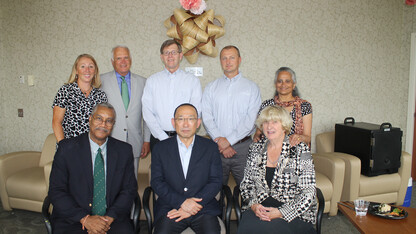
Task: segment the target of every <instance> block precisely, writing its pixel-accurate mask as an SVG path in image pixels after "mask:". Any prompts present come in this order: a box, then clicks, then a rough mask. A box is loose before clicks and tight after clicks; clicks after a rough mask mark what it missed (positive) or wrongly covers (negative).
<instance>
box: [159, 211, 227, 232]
mask: <svg viewBox="0 0 416 234" xmlns="http://www.w3.org/2000/svg"><path fill="white" fill-rule="evenodd" d="M188 227H190V228H191V229H192V230H193V231H194V232H195V233H196V234H208V233H209V234H211V233H212V234H219V233H220V232H221V227H220V224H219V223H218V218H217V216H213V215H207V214H201V215H198V214H197V215H196V216H191V217H189V218H187V219H184V220H181V221H180V222H175V219H169V218H168V217H167V216H162V217H161V218H159V219H158V220H157V221H156V223H155V228H154V234H158V233H161V234H162V233H163V234H165V233H169V234H170V233H182V232H183V231H184V230H185V229H187V228H188Z"/></svg>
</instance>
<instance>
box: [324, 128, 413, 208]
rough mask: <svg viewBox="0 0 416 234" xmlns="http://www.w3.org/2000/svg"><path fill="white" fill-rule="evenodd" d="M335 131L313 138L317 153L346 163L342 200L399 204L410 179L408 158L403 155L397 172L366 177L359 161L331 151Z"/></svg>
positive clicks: (406, 154)
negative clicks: (362, 173)
mask: <svg viewBox="0 0 416 234" xmlns="http://www.w3.org/2000/svg"><path fill="white" fill-rule="evenodd" d="M334 142H335V132H325V133H321V134H318V135H317V136H316V151H317V153H318V154H320V155H323V156H327V157H335V158H339V159H342V160H343V161H344V162H345V176H344V185H343V189H342V195H341V200H343V201H352V200H355V199H358V198H359V199H364V200H368V201H373V202H383V203H395V204H396V205H402V204H403V201H404V197H405V194H406V188H407V183H408V181H409V178H410V170H411V160H412V159H411V156H410V154H409V153H407V152H404V151H403V152H402V156H401V159H400V160H401V167H400V168H399V171H398V172H397V173H393V174H384V175H379V176H373V177H368V176H365V175H361V161H360V159H359V158H357V157H355V156H353V155H349V154H344V153H339V152H333V151H334Z"/></svg>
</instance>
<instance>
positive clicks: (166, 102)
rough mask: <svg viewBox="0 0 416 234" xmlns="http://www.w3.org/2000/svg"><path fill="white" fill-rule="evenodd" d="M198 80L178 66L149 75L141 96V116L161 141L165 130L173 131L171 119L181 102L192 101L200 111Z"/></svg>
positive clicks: (164, 135) (164, 137)
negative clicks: (172, 71)
mask: <svg viewBox="0 0 416 234" xmlns="http://www.w3.org/2000/svg"><path fill="white" fill-rule="evenodd" d="M201 97H202V90H201V83H200V82H199V79H198V78H196V77H195V76H194V75H192V74H191V73H187V72H184V71H183V70H181V69H178V70H177V71H176V72H174V73H170V72H169V71H168V70H166V69H164V70H163V71H161V72H158V73H156V74H153V75H152V76H150V77H149V78H148V79H147V81H146V85H145V87H144V91H143V96H142V105H143V118H144V121H146V124H147V126H148V127H149V129H150V132H151V133H152V135H153V136H154V137H155V138H158V139H159V140H164V139H167V138H168V135H167V134H166V133H165V132H164V131H175V129H174V128H173V126H172V123H171V119H172V118H173V113H174V111H175V109H176V107H178V106H179V105H180V104H183V103H191V104H192V105H194V106H195V107H196V109H197V110H198V112H200V107H201Z"/></svg>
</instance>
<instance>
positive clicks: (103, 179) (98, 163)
mask: <svg viewBox="0 0 416 234" xmlns="http://www.w3.org/2000/svg"><path fill="white" fill-rule="evenodd" d="M115 118H116V113H115V110H114V107H113V106H112V105H111V104H108V103H101V104H98V105H97V106H96V107H95V108H94V109H93V111H92V113H91V116H90V118H89V124H90V132H89V133H84V134H82V135H80V136H78V137H74V138H70V139H64V140H62V141H60V142H59V144H58V150H57V152H56V154H55V158H54V161H53V164H52V171H51V175H50V185H49V193H48V195H49V197H50V200H51V203H52V205H53V212H52V216H51V223H52V229H53V233H109V234H110V233H134V230H133V224H132V222H131V219H130V211H131V207H132V204H133V201H134V199H135V197H136V195H137V182H136V178H135V176H134V171H133V151H132V147H131V145H129V144H128V143H125V142H122V141H119V140H117V139H115V138H112V137H111V136H110V134H111V131H112V129H113V125H114V124H115Z"/></svg>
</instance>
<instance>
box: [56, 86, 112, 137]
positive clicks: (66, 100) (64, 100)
mask: <svg viewBox="0 0 416 234" xmlns="http://www.w3.org/2000/svg"><path fill="white" fill-rule="evenodd" d="M103 102H107V95H106V94H105V93H104V91H102V90H99V89H96V88H92V90H91V92H90V94H89V95H88V97H85V95H84V94H83V93H82V92H81V89H80V88H79V87H78V84H77V83H76V82H74V83H70V84H65V85H63V86H62V87H61V88H60V89H59V90H58V93H57V94H56V96H55V99H54V100H53V104H52V108H54V107H55V106H59V107H61V108H65V116H64V120H63V121H62V128H63V129H64V136H65V138H70V137H76V136H79V135H81V134H82V133H85V132H89V123H88V119H89V116H90V114H91V112H92V109H93V108H94V106H95V105H97V104H99V103H103Z"/></svg>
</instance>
